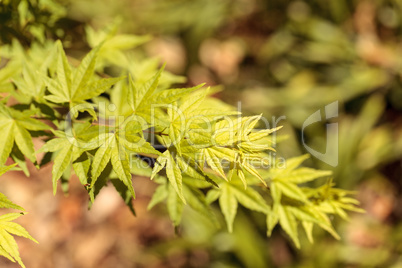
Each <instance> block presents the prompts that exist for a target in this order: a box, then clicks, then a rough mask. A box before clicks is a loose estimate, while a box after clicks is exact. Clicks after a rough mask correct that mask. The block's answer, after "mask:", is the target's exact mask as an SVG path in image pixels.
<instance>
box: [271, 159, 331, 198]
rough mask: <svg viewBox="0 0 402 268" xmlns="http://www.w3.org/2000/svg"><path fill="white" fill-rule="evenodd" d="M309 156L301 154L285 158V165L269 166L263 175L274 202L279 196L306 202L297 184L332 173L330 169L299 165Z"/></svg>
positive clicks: (304, 195)
mask: <svg viewBox="0 0 402 268" xmlns="http://www.w3.org/2000/svg"><path fill="white" fill-rule="evenodd" d="M308 158H309V155H303V156H299V157H295V158H290V159H288V160H286V167H285V168H283V167H275V168H271V169H270V170H269V171H268V172H267V173H266V174H264V175H265V176H267V177H268V178H269V180H270V181H271V192H272V196H273V197H274V199H275V200H276V202H280V199H281V196H282V195H285V196H287V197H289V198H292V199H295V200H298V201H301V202H304V203H307V202H309V201H308V198H307V196H306V194H305V193H304V192H303V191H302V189H301V188H300V187H299V186H298V184H301V183H305V182H309V181H313V180H316V179H318V178H322V177H326V176H329V175H331V174H332V172H331V171H325V170H316V169H312V168H305V167H301V168H298V167H299V165H301V163H302V162H303V161H305V160H306V159H308Z"/></svg>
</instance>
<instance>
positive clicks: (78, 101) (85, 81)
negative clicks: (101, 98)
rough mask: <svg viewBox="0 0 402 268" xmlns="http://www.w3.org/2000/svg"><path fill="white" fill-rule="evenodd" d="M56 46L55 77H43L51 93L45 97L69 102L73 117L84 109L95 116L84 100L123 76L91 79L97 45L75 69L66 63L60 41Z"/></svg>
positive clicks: (101, 91)
mask: <svg viewBox="0 0 402 268" xmlns="http://www.w3.org/2000/svg"><path fill="white" fill-rule="evenodd" d="M57 47H58V59H57V77H56V78H54V79H50V78H48V77H44V79H45V80H46V83H47V86H48V90H49V91H50V93H51V95H48V96H45V99H47V100H49V101H52V102H54V103H69V106H70V109H72V114H73V116H74V117H76V116H77V113H78V111H83V110H85V111H88V112H89V113H91V115H92V116H93V117H94V118H96V114H95V112H94V110H93V107H92V106H91V105H90V104H89V103H87V102H85V100H88V99H91V98H94V97H96V96H98V95H100V94H101V93H103V92H105V91H106V90H107V89H109V88H110V87H111V86H112V85H114V84H115V83H117V82H118V81H120V80H121V79H123V78H124V77H118V78H102V79H98V80H95V81H93V80H94V79H93V78H94V71H95V64H96V57H97V54H98V52H99V49H100V47H99V46H98V47H96V48H94V49H93V50H91V51H90V52H89V53H88V54H87V55H86V56H85V57H84V59H83V60H82V62H81V64H80V66H79V67H78V68H77V69H75V70H72V68H71V66H70V64H69V63H68V61H67V57H66V54H65V52H64V49H63V46H62V44H61V42H60V41H57Z"/></svg>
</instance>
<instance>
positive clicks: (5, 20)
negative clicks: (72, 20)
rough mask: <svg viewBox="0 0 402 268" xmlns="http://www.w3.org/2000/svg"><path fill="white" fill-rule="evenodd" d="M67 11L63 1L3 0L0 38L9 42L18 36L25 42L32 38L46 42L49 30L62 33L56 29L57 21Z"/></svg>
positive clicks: (0, 5) (0, 14) (0, 4)
mask: <svg viewBox="0 0 402 268" xmlns="http://www.w3.org/2000/svg"><path fill="white" fill-rule="evenodd" d="M66 13H67V10H66V8H65V7H64V6H63V5H62V4H61V3H59V2H57V1H52V0H12V1H10V0H4V1H1V3H0V17H1V24H0V32H1V33H0V40H1V41H2V42H4V43H9V42H11V41H12V40H13V39H14V38H17V39H18V40H20V41H21V42H23V43H24V44H25V43H29V42H30V41H31V40H37V41H39V42H41V43H44V42H45V39H46V34H48V33H49V32H52V33H56V34H59V35H61V34H62V30H61V31H60V30H58V31H57V30H56V28H57V26H56V23H57V21H58V20H59V19H61V18H63V17H65V15H66ZM49 30H51V31H49Z"/></svg>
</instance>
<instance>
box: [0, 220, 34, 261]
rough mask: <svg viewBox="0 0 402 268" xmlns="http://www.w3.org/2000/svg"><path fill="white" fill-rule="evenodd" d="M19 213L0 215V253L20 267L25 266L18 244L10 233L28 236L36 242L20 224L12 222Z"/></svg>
mask: <svg viewBox="0 0 402 268" xmlns="http://www.w3.org/2000/svg"><path fill="white" fill-rule="evenodd" d="M21 215H22V214H20V213H8V214H4V215H2V216H0V255H2V256H4V257H6V258H7V259H9V260H10V261H12V262H17V263H18V264H19V265H21V267H25V265H24V264H23V262H22V260H21V258H20V254H19V252H18V245H17V242H15V239H14V237H13V236H12V235H18V236H22V237H25V238H28V239H30V240H32V241H34V242H35V243H38V241H36V240H35V239H34V238H33V237H32V236H31V235H30V234H29V233H28V232H27V231H26V230H25V229H24V228H23V227H22V226H21V225H19V224H17V223H14V222H12V221H13V220H15V219H17V218H18V217H20V216H21Z"/></svg>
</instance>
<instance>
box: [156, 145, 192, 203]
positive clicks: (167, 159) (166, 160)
mask: <svg viewBox="0 0 402 268" xmlns="http://www.w3.org/2000/svg"><path fill="white" fill-rule="evenodd" d="M164 167H166V175H167V177H168V179H169V182H170V185H171V186H172V187H173V189H174V190H175V191H176V193H177V195H178V197H179V198H180V199H181V201H182V202H183V203H184V204H186V200H185V199H184V195H183V177H182V174H181V173H182V171H181V170H180V168H179V165H178V164H177V163H176V160H175V156H174V154H172V153H171V152H170V151H169V150H166V151H165V152H164V153H163V154H162V155H161V156H159V157H158V158H157V159H156V163H155V167H154V169H153V170H152V175H151V179H153V178H154V177H155V175H156V174H157V173H158V172H159V171H161V170H162V169H163V168H164Z"/></svg>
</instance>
